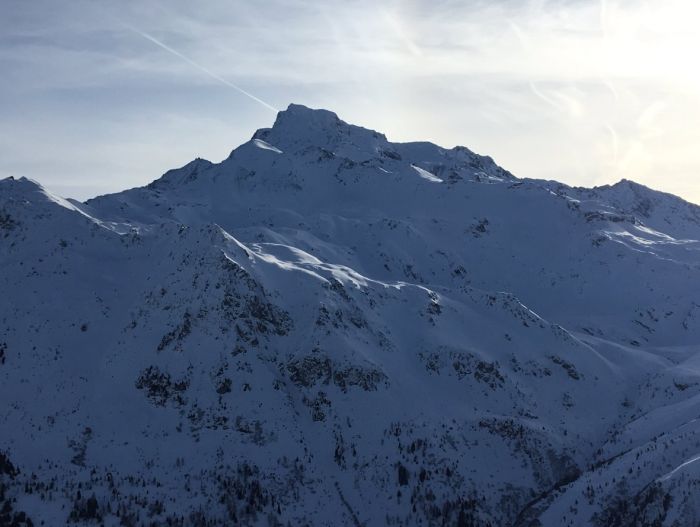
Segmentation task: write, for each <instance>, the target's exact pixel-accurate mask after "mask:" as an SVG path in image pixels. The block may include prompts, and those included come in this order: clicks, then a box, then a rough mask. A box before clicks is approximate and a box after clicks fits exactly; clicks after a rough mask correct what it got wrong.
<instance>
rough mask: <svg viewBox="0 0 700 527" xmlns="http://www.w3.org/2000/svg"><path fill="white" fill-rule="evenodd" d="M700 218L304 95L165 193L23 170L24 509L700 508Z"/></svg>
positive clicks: (550, 520)
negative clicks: (402, 136)
mask: <svg viewBox="0 0 700 527" xmlns="http://www.w3.org/2000/svg"><path fill="white" fill-rule="evenodd" d="M698 218H700V209H698V207H696V206H694V205H691V204H688V203H685V202H683V201H682V200H680V199H678V198H675V197H673V196H669V195H664V194H661V193H657V192H655V191H652V190H650V189H646V188H644V187H641V186H639V185H636V184H634V183H631V182H621V183H620V184H618V185H615V186H612V187H600V188H597V189H591V190H587V189H577V188H570V187H567V186H565V185H562V184H559V183H556V182H545V181H536V180H519V179H517V178H515V177H514V176H513V175H511V174H510V173H509V172H507V171H505V170H503V169H502V168H500V167H498V166H497V165H496V164H495V163H494V162H493V160H491V159H490V158H488V157H483V156H479V155H477V154H474V153H473V152H471V151H469V150H468V149H466V148H463V147H457V148H453V149H444V148H440V147H438V146H435V145H432V144H430V143H405V144H396V143H391V142H389V141H388V140H387V139H386V137H385V136H383V135H382V134H379V133H377V132H374V131H371V130H367V129H364V128H360V127H356V126H352V125H349V124H347V123H345V122H343V121H341V120H340V119H338V117H337V116H336V115H335V114H333V113H331V112H328V111H325V110H310V109H308V108H305V107H302V106H298V105H292V106H290V107H289V109H288V110H286V111H284V112H280V114H279V115H278V117H277V120H276V121H275V123H274V125H273V126H272V128H269V129H262V130H258V131H257V132H256V133H255V134H254V136H253V138H252V139H251V140H250V141H249V142H247V143H245V144H243V145H241V146H240V147H238V148H237V149H235V150H234V151H233V152H232V153H231V155H230V156H229V157H228V158H227V159H226V160H224V161H223V162H222V163H219V164H214V163H210V162H208V161H205V160H201V159H198V160H195V161H193V162H191V163H189V164H187V165H186V166H184V167H182V168H180V169H176V170H172V171H170V172H168V173H166V174H165V175H164V176H163V177H161V178H160V179H158V180H156V181H154V182H153V183H151V184H150V185H148V186H147V187H144V188H137V189H131V190H127V191H124V192H121V193H118V194H113V195H107V196H102V197H98V198H95V199H93V200H89V201H87V202H85V203H79V202H76V201H72V200H63V199H60V198H56V197H55V196H52V195H51V194H49V193H48V192H46V191H45V190H44V189H42V188H41V187H40V186H39V185H38V184H36V183H33V182H31V181H28V180H25V179H20V180H13V179H6V180H3V181H0V263H1V264H2V268H3V273H2V275H1V276H0V292H2V297H3V299H4V300H3V302H2V304H1V306H0V319H1V320H2V322H3V326H2V328H1V329H2V332H1V333H0V351H1V355H0V357H1V358H0V362H2V364H1V365H0V379H1V380H2V382H1V383H0V397H1V398H2V400H3V401H6V404H5V406H4V412H3V416H2V423H3V430H4V431H5V432H4V433H3V434H2V436H1V437H0V441H1V443H0V450H1V451H2V452H4V454H3V456H4V457H3V458H2V461H3V463H0V468H1V467H3V466H5V467H10V468H6V469H5V470H4V473H3V474H0V478H1V479H0V482H1V485H2V486H1V487H0V490H2V492H1V493H0V494H2V499H4V500H6V502H7V503H8V506H7V507H8V512H7V514H6V515H7V516H8V517H17V518H20V519H21V518H22V516H21V514H22V512H26V513H27V514H28V515H29V517H31V518H32V520H33V522H34V523H35V524H37V523H38V522H40V521H41V520H45V521H46V522H47V524H55V523H56V521H59V522H62V521H65V520H68V519H70V520H71V521H75V522H90V521H95V520H96V519H97V518H98V517H99V518H100V519H101V521H103V522H104V523H105V524H119V523H120V522H121V524H122V525H152V524H155V525H160V524H165V525H218V524H222V525H229V524H235V523H242V524H246V525H247V524H261V525H265V524H270V525H277V524H280V525H286V524H291V525H336V524H338V523H341V524H346V525H377V524H391V525H419V524H423V525H452V524H455V525H533V524H537V523H536V522H537V521H539V522H541V524H542V525H567V524H569V525H584V524H598V525H609V524H611V523H614V522H615V521H619V522H620V523H619V524H620V525H694V523H693V522H695V523H696V522H697V520H696V519H695V518H697V515H698V514H699V513H700V507H699V506H700V504H699V503H697V501H696V500H695V498H694V497H693V496H695V495H696V493H694V492H693V488H694V485H695V484H696V482H697V481H698V479H697V476H696V475H695V474H696V471H697V467H696V463H695V460H696V459H697V457H698V455H700V451H698V448H699V447H698V445H697V444H696V441H695V439H694V437H695V433H696V421H695V419H696V417H697V400H698V397H699V395H698V394H699V391H700V390H699V388H698V387H699V384H698V375H699V374H700V371H699V370H698V367H697V364H698V357H699V356H700V355H698V352H699V351H700V333H699V331H700V329H699V327H700V326H699V325H698V319H699V318H700V294H698V293H699V292H698V290H697V288H696V287H694V284H696V283H698V278H699V277H700V253H699V252H698V249H699V248H700V242H699V241H698V240H700V222H698ZM37 454H38V455H37ZM0 472H3V470H0ZM9 509H11V510H9ZM3 514H4V513H3ZM533 522H535V523H533ZM654 522H657V523H654ZM673 522H676V523H675V524H674V523H673Z"/></svg>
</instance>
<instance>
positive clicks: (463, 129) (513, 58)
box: [0, 0, 700, 203]
mask: <svg viewBox="0 0 700 527" xmlns="http://www.w3.org/2000/svg"><path fill="white" fill-rule="evenodd" d="M699 19H700V2H697V1H696V0H652V1H644V0H634V1H631V0H617V1H615V0H491V1H486V0H463V1H453V0H430V1H428V0H420V1H418V0H411V1H381V0H371V1H370V0H357V1H342V2H340V1H339V2H336V1H333V0H326V1H313V2H312V1H306V0H267V1H265V2H252V1H250V2H243V1H236V0H210V1H207V2H191V1H185V0H180V1H178V0H174V1H165V0H160V1H157V0H154V1H148V2H146V1H133V2H132V1H119V2H117V1H113V2H107V1H92V2H89V1H85V0H72V1H70V2H56V1H54V0H32V1H24V0H0V71H2V82H0V177H5V176H10V175H14V176H28V177H31V178H33V179H36V180H38V181H39V182H41V183H42V184H44V185H45V186H47V187H48V188H49V189H51V190H53V191H55V192H57V193H58V194H61V195H64V196H70V197H77V198H87V197H90V196H94V195H96V194H101V193H106V192H111V191H115V190H121V189H123V188H126V187H132V186H136V185H143V184H146V183H148V182H149V181H151V180H153V179H155V178H157V177H158V176H159V175H160V174H162V173H163V172H164V171H166V170H167V169H169V168H173V167H177V166H181V165H183V164H185V163H186V162H188V161H189V160H191V159H193V158H195V157H198V156H199V157H205V158H207V159H210V160H212V161H219V160H221V159H223V158H225V157H226V156H227V155H228V154H229V152H230V150H232V149H233V148H234V147H235V146H237V145H238V144H240V143H242V142H244V141H246V140H247V139H249V138H250V136H251V135H252V134H253V132H254V131H255V129H257V128H262V127H266V126H270V125H271V123H272V122H273V120H274V117H275V112H274V110H273V109H271V108H270V107H272V108H279V109H282V108H285V107H286V106H287V105H288V104H289V103H290V102H297V103H301V104H306V105H308V106H312V107H323V108H328V109H331V110H333V111H335V112H336V113H338V114H339V115H340V117H341V118H342V119H344V120H346V121H349V122H352V123H355V124H360V125H363V126H366V127H369V128H374V129H377V130H380V131H382V132H384V133H386V134H387V136H388V137H389V139H390V140H394V141H410V140H430V141H433V142H436V143H438V144H441V145H443V146H447V147H451V146H454V145H457V144H461V145H465V146H468V147H470V148H471V149H472V150H475V151H476V152H478V153H481V154H488V155H491V156H492V157H494V159H495V160H496V161H497V162H498V163H499V164H501V165H502V166H504V167H505V168H507V169H508V170H510V171H511V172H513V173H514V174H515V175H517V176H520V177H533V178H547V179H558V180H560V181H564V182H566V183H569V184H574V185H585V186H593V185H601V184H605V183H612V182H615V181H617V180H619V179H621V178H628V179H634V180H636V181H639V182H640V183H643V184H646V185H649V186H652V187H655V188H658V189H660V190H666V191H669V192H673V193H676V194H679V195H681V196H683V197H685V198H686V199H689V200H691V201H694V202H696V203H700V68H698V66H697V61H698V56H700V32H698V30H697V26H698V20H699Z"/></svg>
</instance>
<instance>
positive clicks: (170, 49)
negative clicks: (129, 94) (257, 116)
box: [127, 26, 279, 112]
mask: <svg viewBox="0 0 700 527" xmlns="http://www.w3.org/2000/svg"><path fill="white" fill-rule="evenodd" d="M127 27H128V28H129V29H131V30H132V31H133V32H134V33H137V34H139V35H141V36H142V37H143V38H145V39H146V40H150V41H151V42H153V43H154V44H155V45H156V46H158V47H160V48H163V49H164V50H165V51H167V52H168V53H171V54H173V55H175V56H176V57H177V58H179V59H181V60H184V61H185V62H187V64H189V65H190V66H193V67H195V68H197V69H198V70H199V71H201V72H203V73H206V74H207V75H209V76H210V77H211V78H212V79H215V80H217V81H219V82H220V83H222V84H224V85H226V86H228V87H230V88H233V89H234V90H236V91H237V92H239V93H242V94H243V95H245V96H246V97H249V98H250V99H253V100H254V101H255V102H257V103H259V104H262V105H263V106H264V107H265V108H269V109H270V110H272V111H273V112H277V111H279V110H278V109H277V108H275V107H274V106H272V105H271V104H268V103H266V102H265V101H263V100H262V99H260V98H259V97H256V96H255V95H253V94H252V93H250V92H247V91H245V90H244V89H243V88H241V87H240V86H236V85H235V84H234V83H232V82H229V81H227V80H226V79H224V78H223V77H220V76H219V75H217V74H216V73H214V72H213V71H211V70H208V69H207V68H205V67H204V66H200V65H199V64H197V63H196V62H195V61H193V60H192V59H190V58H189V57H186V56H185V55H183V54H182V53H180V52H179V51H177V50H175V49H173V48H171V47H170V46H168V45H167V44H163V43H162V42H161V41H160V40H158V39H157V38H155V37H154V36H151V35H149V34H148V33H145V32H144V31H141V30H140V29H136V28H135V27H133V26H127Z"/></svg>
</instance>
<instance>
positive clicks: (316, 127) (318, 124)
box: [253, 104, 387, 150]
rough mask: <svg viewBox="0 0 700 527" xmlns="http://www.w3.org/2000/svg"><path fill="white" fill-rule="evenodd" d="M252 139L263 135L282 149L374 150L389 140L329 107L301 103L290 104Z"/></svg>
mask: <svg viewBox="0 0 700 527" xmlns="http://www.w3.org/2000/svg"><path fill="white" fill-rule="evenodd" d="M253 139H262V140H264V141H267V142H268V143H270V144H272V145H275V146H277V147H280V148H282V149H283V150H284V149H285V148H292V149H299V148H304V147H308V146H316V147H319V148H327V149H329V150H334V148H336V147H338V146H339V145H352V146H353V147H355V148H354V149H360V150H361V149H364V148H369V149H370V150H374V148H375V147H376V146H377V144H383V143H386V142H387V138H386V136H385V135H384V134H382V133H379V132H376V131H374V130H370V129H367V128H363V127H361V126H356V125H352V124H348V123H346V122H345V121H343V120H342V119H340V118H339V117H338V115H337V114H335V113H334V112H331V111H330V110H324V109H314V108H309V107H307V106H304V105H302V104H290V105H289V106H288V107H287V109H286V110H283V111H281V112H279V113H278V114H277V118H276V119H275V122H274V124H273V125H272V128H262V129H260V130H258V131H257V132H255V134H254V135H253Z"/></svg>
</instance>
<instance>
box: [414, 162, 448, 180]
mask: <svg viewBox="0 0 700 527" xmlns="http://www.w3.org/2000/svg"><path fill="white" fill-rule="evenodd" d="M411 168H413V170H415V171H416V172H418V175H419V176H420V177H422V178H423V179H425V180H427V181H430V182H432V183H442V182H443V181H442V179H440V178H439V177H437V176H434V175H433V174H431V173H430V172H428V171H427V170H425V169H423V168H421V167H418V166H416V165H411Z"/></svg>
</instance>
